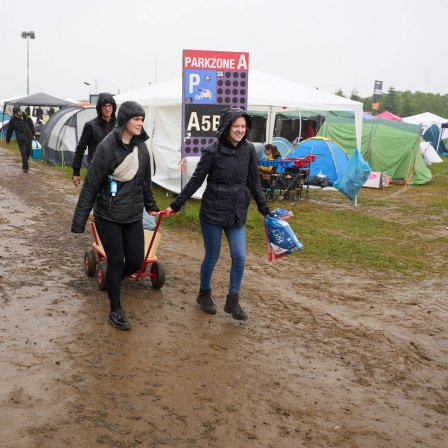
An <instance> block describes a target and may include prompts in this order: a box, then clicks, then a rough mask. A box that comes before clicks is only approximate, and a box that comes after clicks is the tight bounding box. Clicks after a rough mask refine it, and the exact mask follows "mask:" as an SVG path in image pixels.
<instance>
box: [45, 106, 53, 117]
mask: <svg viewBox="0 0 448 448" xmlns="http://www.w3.org/2000/svg"><path fill="white" fill-rule="evenodd" d="M47 113H48V118H50V117H51V116H52V115H53V114H54V107H53V106H51V107H50V109H48V112H47Z"/></svg>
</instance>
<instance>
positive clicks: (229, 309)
mask: <svg viewBox="0 0 448 448" xmlns="http://www.w3.org/2000/svg"><path fill="white" fill-rule="evenodd" d="M239 300H240V295H239V294H228V295H227V300H226V304H225V305H224V311H225V312H226V313H229V314H231V315H232V316H233V318H234V319H237V320H246V319H247V314H246V313H245V312H244V310H243V309H242V308H241V306H240V304H239Z"/></svg>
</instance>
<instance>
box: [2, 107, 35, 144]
mask: <svg viewBox="0 0 448 448" xmlns="http://www.w3.org/2000/svg"><path fill="white" fill-rule="evenodd" d="M14 110H16V108H14ZM14 131H16V141H17V143H18V144H19V145H28V144H31V140H33V138H34V125H33V120H31V118H30V117H29V116H28V115H27V114H26V113H25V112H22V117H21V118H19V117H17V116H16V115H15V112H14V115H13V116H12V117H11V119H10V120H9V123H8V130H7V131H6V142H7V143H9V142H10V141H11V136H12V133H13V132H14Z"/></svg>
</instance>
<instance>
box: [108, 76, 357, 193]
mask: <svg viewBox="0 0 448 448" xmlns="http://www.w3.org/2000/svg"><path fill="white" fill-rule="evenodd" d="M248 92H249V98H248V110H249V111H266V112H268V122H267V126H266V127H267V129H266V136H267V138H266V142H268V141H271V139H272V136H273V129H274V121H275V114H276V113H277V112H281V111H283V112H284V111H285V110H287V111H295V110H299V111H336V110H338V111H353V112H354V114H355V123H356V131H357V139H358V147H360V145H361V136H362V117H363V111H362V109H363V104H362V103H361V102H358V101H352V100H350V99H347V98H343V97H339V96H337V95H333V94H330V93H326V92H323V91H322V90H317V89H314V88H311V87H307V86H303V85H301V84H297V83H295V82H293V81H289V80H286V79H284V78H280V77H278V76H274V75H271V74H268V73H264V72H262V71H259V70H249V90H248ZM114 99H115V101H116V102H117V105H118V106H119V105H120V104H122V103H124V102H125V101H136V102H138V103H139V104H140V105H141V106H143V108H144V109H145V112H146V118H145V129H146V131H147V132H148V134H149V135H150V136H151V139H150V140H149V141H148V145H149V149H150V152H151V153H152V154H153V157H154V161H155V166H156V168H155V172H154V174H153V180H154V182H156V183H157V184H158V185H160V186H162V187H164V188H166V189H168V190H170V191H173V192H176V193H178V192H180V190H181V185H180V184H181V180H180V178H181V174H180V173H181V166H180V161H181V152H180V147H181V138H182V136H181V134H182V128H181V127H182V123H181V121H182V78H177V79H173V80H171V81H167V82H164V83H161V84H155V85H150V86H149V87H145V88H143V89H139V90H134V91H132V92H128V93H123V94H121V95H116V96H115V97H114ZM224 107H225V106H223V108H224ZM269 136H270V137H269ZM196 159H197V160H196ZM198 160H199V157H188V158H187V161H186V163H185V165H184V168H185V172H186V178H187V180H188V179H189V178H190V177H191V175H192V173H193V171H194V168H195V167H196V165H197V162H198ZM203 188H204V185H203ZM203 188H202V189H200V190H198V192H197V194H196V195H195V196H194V197H201V196H202V191H203Z"/></svg>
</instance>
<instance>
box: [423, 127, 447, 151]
mask: <svg viewBox="0 0 448 448" xmlns="http://www.w3.org/2000/svg"><path fill="white" fill-rule="evenodd" d="M441 126H443V124H442V125H441ZM441 134H442V128H441V127H439V126H438V125H437V124H435V123H433V124H431V125H430V126H429V127H428V128H427V129H426V131H425V132H424V133H423V138H424V139H425V141H427V142H430V143H431V144H432V146H433V147H434V149H435V150H436V152H437V153H438V154H441V155H445V156H446V155H447V151H446V148H445V143H443V140H442V137H441Z"/></svg>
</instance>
